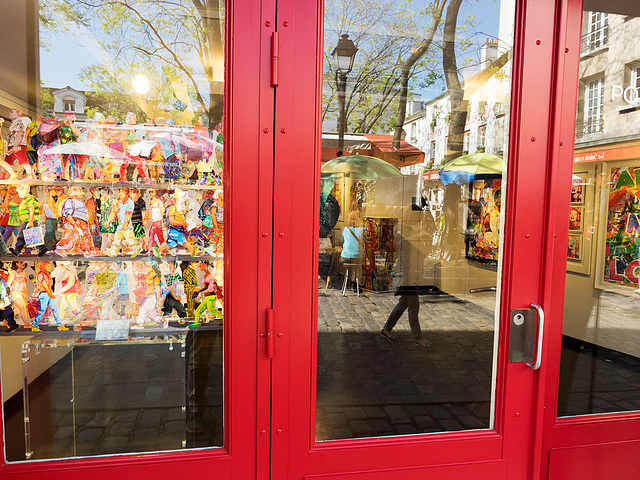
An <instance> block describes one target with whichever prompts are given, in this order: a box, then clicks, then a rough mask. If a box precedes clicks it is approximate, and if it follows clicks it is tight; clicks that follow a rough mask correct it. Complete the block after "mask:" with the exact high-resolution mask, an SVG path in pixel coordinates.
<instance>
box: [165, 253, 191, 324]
mask: <svg viewBox="0 0 640 480" xmlns="http://www.w3.org/2000/svg"><path fill="white" fill-rule="evenodd" d="M164 281H165V285H166V286H167V288H168V289H169V291H168V293H167V296H166V297H165V299H164V304H163V306H162V315H163V316H165V317H166V316H167V315H171V313H172V312H173V309H174V308H175V310H176V313H177V314H178V317H180V318H184V317H186V316H187V312H186V311H185V309H184V304H183V302H184V294H185V292H184V282H183V280H182V275H180V272H179V271H178V270H177V269H176V264H175V262H169V273H168V274H166V275H165V276H164Z"/></svg>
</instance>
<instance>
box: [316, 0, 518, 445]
mask: <svg viewBox="0 0 640 480" xmlns="http://www.w3.org/2000/svg"><path fill="white" fill-rule="evenodd" d="M438 5H441V6H442V8H443V10H442V11H435V10H433V9H432V8H426V9H425V8H424V5H422V4H415V3H414V2H409V1H404V0H393V1H391V2H387V3H386V4H385V5H384V8H381V5H380V3H379V2H364V3H359V4H355V3H353V2H351V3H348V2H343V1H341V0H333V1H327V2H325V29H324V33H325V62H324V85H323V99H324V103H323V107H324V111H323V113H324V116H323V125H322V128H323V134H322V138H323V145H322V148H323V155H322V158H323V159H325V158H326V159H329V160H328V161H326V162H324V163H323V164H322V167H321V185H320V187H321V188H320V191H321V199H320V205H321V211H320V239H319V242H320V254H319V284H318V343H317V352H318V356H317V364H318V367H317V375H318V377H317V411H316V439H317V440H318V441H324V440H336V439H345V438H358V437H375V436H388V435H402V434H415V433H429V432H442V431H458V430H468V429H488V428H492V426H493V412H494V403H495V402H494V399H495V396H494V384H495V375H496V370H495V365H496V342H495V335H496V333H495V332H496V331H497V328H496V322H497V321H498V320H497V319H498V318H499V315H498V312H497V305H498V303H497V295H498V292H499V286H500V270H501V246H502V236H501V232H502V228H501V222H502V219H503V218H504V215H503V214H504V211H503V206H502V202H501V198H502V196H503V195H504V192H505V188H506V184H505V182H504V179H505V178H506V170H507V164H508V157H507V151H508V148H507V143H508V135H507V132H504V133H503V134H501V135H496V129H498V128H500V127H499V125H500V124H502V125H508V120H507V121H506V122H505V121H504V118H503V123H500V122H498V121H496V118H497V117H498V116H502V117H507V118H508V116H509V102H510V98H509V95H510V91H511V83H510V81H511V68H512V64H511V54H512V39H513V20H514V9H515V6H514V2H512V1H501V2H492V1H481V2H479V3H478V2H451V5H449V4H448V3H446V2H440V3H439V4H438ZM456 6H457V7H460V8H459V10H456ZM447 9H448V10H447ZM445 16H447V17H448V18H453V19H455V21H453V22H447V23H445V22H444V18H445ZM480 32H482V33H481V34H480ZM487 37H490V38H487ZM336 57H342V59H343V62H338V61H336ZM418 96H419V97H418ZM413 98H420V108H419V109H418V110H417V111H416V110H415V109H413V108H410V107H409V104H411V106H414V105H415V102H412V101H411V99H413ZM496 112H497V113H496ZM405 132H410V133H411V135H408V136H406V137H405V135H404V133H405ZM494 138H498V139H500V141H501V143H500V144H498V143H499V142H497V141H493V140H492V139H494Z"/></svg>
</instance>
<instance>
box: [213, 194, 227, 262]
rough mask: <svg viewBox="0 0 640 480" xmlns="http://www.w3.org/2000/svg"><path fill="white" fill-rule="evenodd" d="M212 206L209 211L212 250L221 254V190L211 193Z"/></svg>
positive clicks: (222, 231) (222, 230)
mask: <svg viewBox="0 0 640 480" xmlns="http://www.w3.org/2000/svg"><path fill="white" fill-rule="evenodd" d="M213 200H214V202H215V203H214V206H213V207H211V210H213V212H211V213H210V215H211V219H212V221H213V231H214V232H213V235H214V237H213V243H214V245H213V250H214V251H215V254H216V255H222V254H223V252H224V197H223V193H222V190H216V192H215V193H214V194H213Z"/></svg>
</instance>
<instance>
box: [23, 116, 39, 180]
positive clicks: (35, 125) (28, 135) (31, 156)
mask: <svg viewBox="0 0 640 480" xmlns="http://www.w3.org/2000/svg"><path fill="white" fill-rule="evenodd" d="M38 130H40V122H38V121H37V120H36V121H33V122H31V123H30V124H29V125H27V128H26V130H25V131H24V139H25V142H26V144H27V161H28V162H29V165H31V171H32V173H33V169H36V171H37V169H38V147H39V146H40V139H39V138H38ZM34 178H35V175H34Z"/></svg>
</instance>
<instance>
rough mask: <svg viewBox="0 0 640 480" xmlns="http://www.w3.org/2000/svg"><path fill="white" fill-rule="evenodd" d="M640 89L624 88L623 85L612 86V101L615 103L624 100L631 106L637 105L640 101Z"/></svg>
mask: <svg viewBox="0 0 640 480" xmlns="http://www.w3.org/2000/svg"><path fill="white" fill-rule="evenodd" d="M639 97H640V95H639V94H638V89H637V88H636V87H634V86H631V85H629V86H628V87H627V88H623V87H622V85H612V86H611V101H612V102H615V101H616V99H618V98H622V99H623V100H624V101H625V102H626V103H627V104H629V105H634V106H635V105H637V104H638V103H639V102H638V101H639V100H640V98H639Z"/></svg>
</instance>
